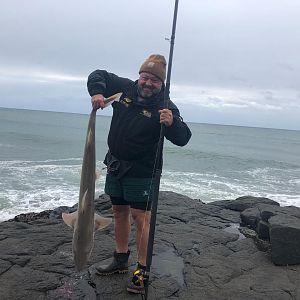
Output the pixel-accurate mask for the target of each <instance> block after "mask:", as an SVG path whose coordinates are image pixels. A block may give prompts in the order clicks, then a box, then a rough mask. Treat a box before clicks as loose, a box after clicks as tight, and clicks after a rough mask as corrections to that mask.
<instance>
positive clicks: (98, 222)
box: [94, 214, 112, 231]
mask: <svg viewBox="0 0 300 300" xmlns="http://www.w3.org/2000/svg"><path fill="white" fill-rule="evenodd" d="M111 222H112V219H111V218H104V217H101V216H99V215H97V214H95V216H94V231H97V230H100V229H103V228H105V227H106V226H108V225H109V224H110V223H111Z"/></svg>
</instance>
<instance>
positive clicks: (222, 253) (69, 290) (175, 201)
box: [0, 192, 300, 300]
mask: <svg viewBox="0 0 300 300" xmlns="http://www.w3.org/2000/svg"><path fill="white" fill-rule="evenodd" d="M243 199H244V200H245V203H244V204H243V203H242V201H244V200H243ZM237 201H238V203H237V205H234V204H233V202H234V201H218V202H216V203H210V204H204V203H202V202H200V201H198V200H197V201H195V200H193V199H190V198H188V197H186V196H182V195H178V194H175V193H172V192H161V193H160V196H159V204H158V215H157V227H156V234H155V244H154V256H153V265H152V268H151V273H150V286H149V299H192V300H193V299H195V300H196V299H201V300H229V299H230V300H241V299H251V300H258V299H259V300H263V299H278V300H279V299H280V300H285V299H289V300H291V299H298V298H297V297H299V295H300V292H299V291H300V290H299V286H300V266H299V265H294V266H275V265H274V264H273V263H272V261H271V254H270V252H269V251H265V252H263V251H260V250H259V247H262V246H264V245H262V246H259V244H258V243H257V242H256V241H255V237H256V236H257V234H256V233H255V232H254V231H252V232H254V234H252V237H251V238H249V237H247V238H246V237H245V236H244V235H242V233H245V235H246V236H247V234H246V232H247V230H248V231H250V229H249V228H244V230H241V228H239V226H238V224H240V222H241V217H240V210H241V209H242V208H255V207H257V205H258V202H259V201H260V200H259V199H254V198H251V199H249V197H246V198H242V199H241V198H239V199H238V200H237ZM265 201H267V202H268V203H270V202H269V200H265ZM251 203H252V204H251ZM271 203H273V202H271ZM251 205H253V207H251ZM95 207H96V209H97V211H98V212H99V213H100V214H102V215H104V216H108V215H111V214H112V211H111V205H110V201H109V198H108V197H107V196H106V195H101V196H100V197H99V198H97V199H96V200H95ZM229 207H232V208H233V209H230V208H229ZM75 208H76V205H74V206H73V207H72V208H67V209H70V211H71V209H75ZM237 208H238V209H237ZM64 209H65V208H59V209H57V210H55V211H54V212H46V213H45V214H41V215H40V216H41V218H37V215H28V216H26V217H24V218H23V219H21V218H17V220H16V221H10V222H3V223H0V237H1V238H0V299H5V300H15V299H25V300H26V299H30V300H31V299H47V300H52V299H53V300H54V299H55V300H56V299H101V300H108V299H123V300H127V299H128V300H129V299H140V298H141V297H140V296H135V295H130V294H128V293H127V292H126V283H127V280H128V278H129V276H130V274H129V275H128V274H122V275H115V276H97V275H96V274H95V267H96V266H97V265H99V264H106V263H107V262H108V261H110V259H111V257H112V253H113V250H114V247H115V246H114V230H113V226H112V225H110V226H108V227H107V228H105V230H102V231H99V232H97V233H96V234H95V245H94V250H93V252H92V255H91V257H90V259H89V262H88V265H87V269H86V270H85V271H83V272H81V273H77V272H76V271H75V269H74V263H73V257H72V231H71V230H70V229H69V228H68V226H66V225H65V224H64V223H63V222H62V220H61V219H60V215H61V212H62V211H64ZM50 215H51V217H50ZM285 215H286V216H288V215H289V212H286V214H285ZM273 218H274V216H271V217H269V218H268V220H269V222H271V220H272V222H274V224H277V225H276V226H278V224H279V223H280V224H281V222H279V220H276V219H273ZM294 218H296V217H295V216H294ZM21 220H22V221H21ZM257 224H258V226H260V225H259V224H260V223H259V222H258V223H257ZM269 225H270V224H269ZM272 225H273V223H272ZM274 226H275V225H274ZM276 226H275V227H273V228H275V229H274V230H275V231H274V235H272V237H274V238H275V237H276V236H277V233H278V232H276ZM240 231H241V232H240ZM271 231H272V229H271ZM134 237H135V232H134V230H133V232H132V234H131V236H130V242H129V244H130V249H131V256H130V260H129V263H130V270H133V269H134V267H135V264H136V259H137V253H136V248H135V240H134ZM298 240H299V239H298ZM262 248H263V247H262Z"/></svg>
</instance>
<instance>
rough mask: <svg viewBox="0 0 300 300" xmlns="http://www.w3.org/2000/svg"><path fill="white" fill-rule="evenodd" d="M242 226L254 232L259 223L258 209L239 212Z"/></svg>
mask: <svg viewBox="0 0 300 300" xmlns="http://www.w3.org/2000/svg"><path fill="white" fill-rule="evenodd" d="M241 221H242V225H247V226H249V227H250V228H252V229H254V230H256V228H257V224H258V222H259V221H260V211H259V209H258V207H253V208H252V207H251V208H247V209H245V210H244V211H242V212H241Z"/></svg>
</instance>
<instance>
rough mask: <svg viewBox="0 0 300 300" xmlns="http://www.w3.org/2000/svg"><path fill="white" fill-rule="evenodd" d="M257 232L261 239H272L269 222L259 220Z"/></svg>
mask: <svg viewBox="0 0 300 300" xmlns="http://www.w3.org/2000/svg"><path fill="white" fill-rule="evenodd" d="M257 234H258V237H259V238H260V239H263V240H269V239H270V226H269V223H267V222H264V221H259V223H258V226H257Z"/></svg>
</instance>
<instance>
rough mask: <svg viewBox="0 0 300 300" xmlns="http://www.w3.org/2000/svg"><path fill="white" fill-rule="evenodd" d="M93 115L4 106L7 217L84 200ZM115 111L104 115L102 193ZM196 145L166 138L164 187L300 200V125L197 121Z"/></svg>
mask: <svg viewBox="0 0 300 300" xmlns="http://www.w3.org/2000/svg"><path fill="white" fill-rule="evenodd" d="M88 118H89V116H88V115H84V114H71V113H59V112H46V111H31V110H21V109H6V108H0V221H4V220H7V219H9V218H12V217H14V216H15V215H17V214H21V213H27V212H39V211H42V210H46V209H53V208H55V207H58V206H61V205H67V206H72V205H74V204H75V203H77V201H78V194H79V184H80V170H81V163H82V155H83V150H84V149H83V148H84V143H85V136H86V128H87V124H88ZM110 120H111V118H110V117H106V116H101V112H100V111H99V112H98V115H97V121H96V153H97V169H98V170H99V171H100V172H101V176H100V178H99V179H98V181H97V182H96V196H98V195H99V194H102V193H103V189H104V180H105V170H104V169H103V167H104V165H103V163H102V161H103V158H104V155H105V153H106V151H107V144H106V138H107V133H108V130H109V124H110ZM189 127H190V128H191V131H192V133H193V136H192V138H191V140H190V142H189V144H188V145H186V146H185V147H177V146H174V145H172V144H171V143H170V142H168V141H166V142H165V143H164V168H163V174H162V178H161V186H160V190H169V191H174V192H177V193H180V194H183V195H187V196H189V197H191V198H194V199H200V200H202V201H203V202H211V201H215V200H224V199H235V198H237V197H240V196H244V195H252V196H260V197H268V198H271V199H273V200H275V201H278V202H279V203H280V204H281V205H283V206H287V205H295V206H299V207H300V155H299V154H300V131H292V130H280V129H265V128H253V127H239V126H223V125H210V124H198V123H189Z"/></svg>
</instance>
